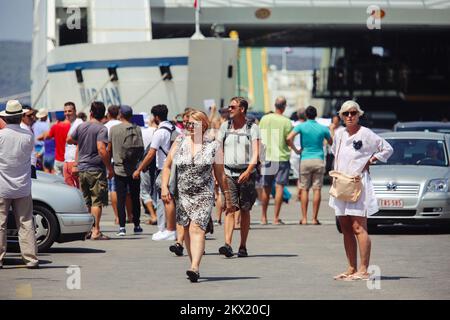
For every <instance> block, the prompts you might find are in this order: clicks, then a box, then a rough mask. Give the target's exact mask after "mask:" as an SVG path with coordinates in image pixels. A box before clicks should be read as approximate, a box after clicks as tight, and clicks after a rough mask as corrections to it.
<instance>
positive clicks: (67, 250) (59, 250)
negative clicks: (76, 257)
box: [39, 248, 106, 257]
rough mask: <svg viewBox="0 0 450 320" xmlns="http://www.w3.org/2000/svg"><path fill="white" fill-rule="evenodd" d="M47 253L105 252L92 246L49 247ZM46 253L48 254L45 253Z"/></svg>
mask: <svg viewBox="0 0 450 320" xmlns="http://www.w3.org/2000/svg"><path fill="white" fill-rule="evenodd" d="M46 252H47V253H105V252H106V251H105V250H99V249H92V248H50V249H48V250H47V251H46ZM47 255H48V254H47ZM39 256H40V257H41V256H46V254H45V253H44V254H39Z"/></svg>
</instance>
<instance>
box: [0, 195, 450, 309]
mask: <svg viewBox="0 0 450 320" xmlns="http://www.w3.org/2000/svg"><path fill="white" fill-rule="evenodd" d="M289 189H290V190H291V191H293V192H294V194H293V199H291V201H290V203H289V204H287V205H286V204H283V207H282V213H281V218H282V219H283V220H284V221H285V223H286V224H285V225H273V224H268V225H260V224H259V220H260V214H261V207H260V206H255V207H254V209H253V212H252V224H251V230H250V236H249V240H248V252H249V257H247V258H237V257H232V258H225V257H224V256H221V255H219V253H218V248H219V247H220V246H221V245H222V244H223V242H224V239H223V226H216V227H215V232H214V234H213V235H208V236H207V240H206V255H205V256H204V257H203V260H202V263H201V268H200V275H201V278H200V280H199V282H198V283H190V282H189V281H188V280H187V278H186V275H185V271H186V270H187V269H188V268H189V258H188V257H187V255H186V253H185V255H184V256H183V257H177V256H175V255H174V254H173V253H171V252H169V250H168V247H169V245H170V244H172V242H171V241H159V242H157V241H152V240H151V236H152V234H153V233H154V232H156V231H157V229H156V226H150V225H144V224H143V225H142V226H143V228H144V232H143V233H142V234H139V235H134V234H133V233H132V231H133V228H132V225H131V224H129V225H127V232H128V233H127V236H125V237H121V238H119V237H116V236H115V233H116V231H117V229H118V228H117V226H116V225H114V220H113V214H112V209H111V207H108V208H106V210H105V212H104V216H103V219H102V222H101V225H102V228H103V231H104V233H105V234H107V235H108V236H110V237H111V238H112V239H111V240H109V241H93V240H86V241H76V242H70V243H65V244H54V246H53V247H52V248H51V249H50V251H49V252H46V253H41V254H40V255H39V258H40V260H41V268H40V269H38V270H28V269H26V268H24V267H23V266H17V265H18V264H21V259H20V255H19V254H17V253H8V254H7V256H6V258H5V260H4V268H3V269H2V270H0V299H162V300H184V299H186V300H191V299H196V300H216V299H221V300H223V299H224V300H227V299H238V300H240V299H255V300H267V299H270V300H273V299H274V300H278V299H280V300H281V299H283V300H297V299H313V300H317V299H333V300H334V299H336V300H348V299H386V300H396V299H449V298H450V255H449V252H450V241H449V240H450V236H449V234H448V233H445V232H441V231H435V230H431V231H430V230H422V229H417V228H414V229H395V228H386V229H385V230H382V231H379V232H377V234H373V235H371V239H372V256H371V265H372V268H373V270H375V271H376V272H377V273H378V274H379V276H380V277H379V281H378V280H375V281H369V282H367V281H351V282H349V281H335V280H333V276H334V275H336V274H338V273H340V272H342V271H344V270H345V269H346V256H345V252H344V248H343V241H342V235H341V234H339V233H338V232H337V230H336V226H335V219H334V213H333V212H332V210H331V208H329V207H328V187H326V188H325V189H324V190H323V191H322V195H323V197H322V204H321V209H320V214H319V220H320V221H321V222H322V225H320V226H315V225H306V226H303V225H299V224H298V222H299V219H300V203H299V202H297V201H296V200H295V190H294V189H295V188H294V187H292V186H291V187H289ZM272 202H273V200H272V201H271V205H270V207H269V220H270V221H271V220H272V218H273V203H272ZM310 210H311V206H310ZM143 217H144V218H147V216H143ZM308 218H309V219H310V215H309V217H308ZM238 245H239V231H238V230H236V231H235V236H234V240H233V248H234V249H235V251H237V247H238Z"/></svg>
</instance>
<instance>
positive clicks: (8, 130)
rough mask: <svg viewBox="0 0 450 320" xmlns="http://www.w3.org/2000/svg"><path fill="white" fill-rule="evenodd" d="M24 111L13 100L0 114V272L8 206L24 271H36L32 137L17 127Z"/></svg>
mask: <svg viewBox="0 0 450 320" xmlns="http://www.w3.org/2000/svg"><path fill="white" fill-rule="evenodd" d="M28 111H29V110H24V109H23V108H22V105H21V104H20V103H19V101H17V100H10V101H8V103H7V104H6V109H5V111H3V112H0V117H3V118H4V120H5V122H7V125H6V127H5V128H3V129H1V130H0V269H1V268H3V258H4V257H5V254H6V228H7V222H8V221H7V220H8V212H9V208H10V207H11V206H12V208H13V212H14V216H15V218H16V225H17V228H18V230H19V243H20V250H21V253H22V259H23V260H24V262H25V264H26V266H27V268H30V269H35V268H39V260H38V258H37V245H36V236H35V227H34V223H33V201H32V198H31V171H30V166H31V158H30V155H31V153H32V152H33V148H34V138H33V134H32V133H31V132H30V131H29V130H27V129H23V128H21V127H20V123H21V120H22V115H23V114H25V113H27V112H28Z"/></svg>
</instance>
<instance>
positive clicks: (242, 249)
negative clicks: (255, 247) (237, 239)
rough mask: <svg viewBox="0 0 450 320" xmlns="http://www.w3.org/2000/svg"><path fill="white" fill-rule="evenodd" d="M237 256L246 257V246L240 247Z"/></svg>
mask: <svg viewBox="0 0 450 320" xmlns="http://www.w3.org/2000/svg"><path fill="white" fill-rule="evenodd" d="M237 256H238V257H239V258H245V257H248V253H247V248H245V247H240V248H239V251H238V254H237Z"/></svg>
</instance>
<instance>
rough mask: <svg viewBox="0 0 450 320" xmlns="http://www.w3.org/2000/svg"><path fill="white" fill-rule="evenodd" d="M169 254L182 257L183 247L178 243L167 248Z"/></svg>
mask: <svg viewBox="0 0 450 320" xmlns="http://www.w3.org/2000/svg"><path fill="white" fill-rule="evenodd" d="M169 250H170V252H173V253H175V254H176V255H177V256H179V257H181V256H183V250H184V248H183V246H182V245H181V244H180V243H178V242H177V243H175V244H173V245H171V246H170V247H169Z"/></svg>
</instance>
